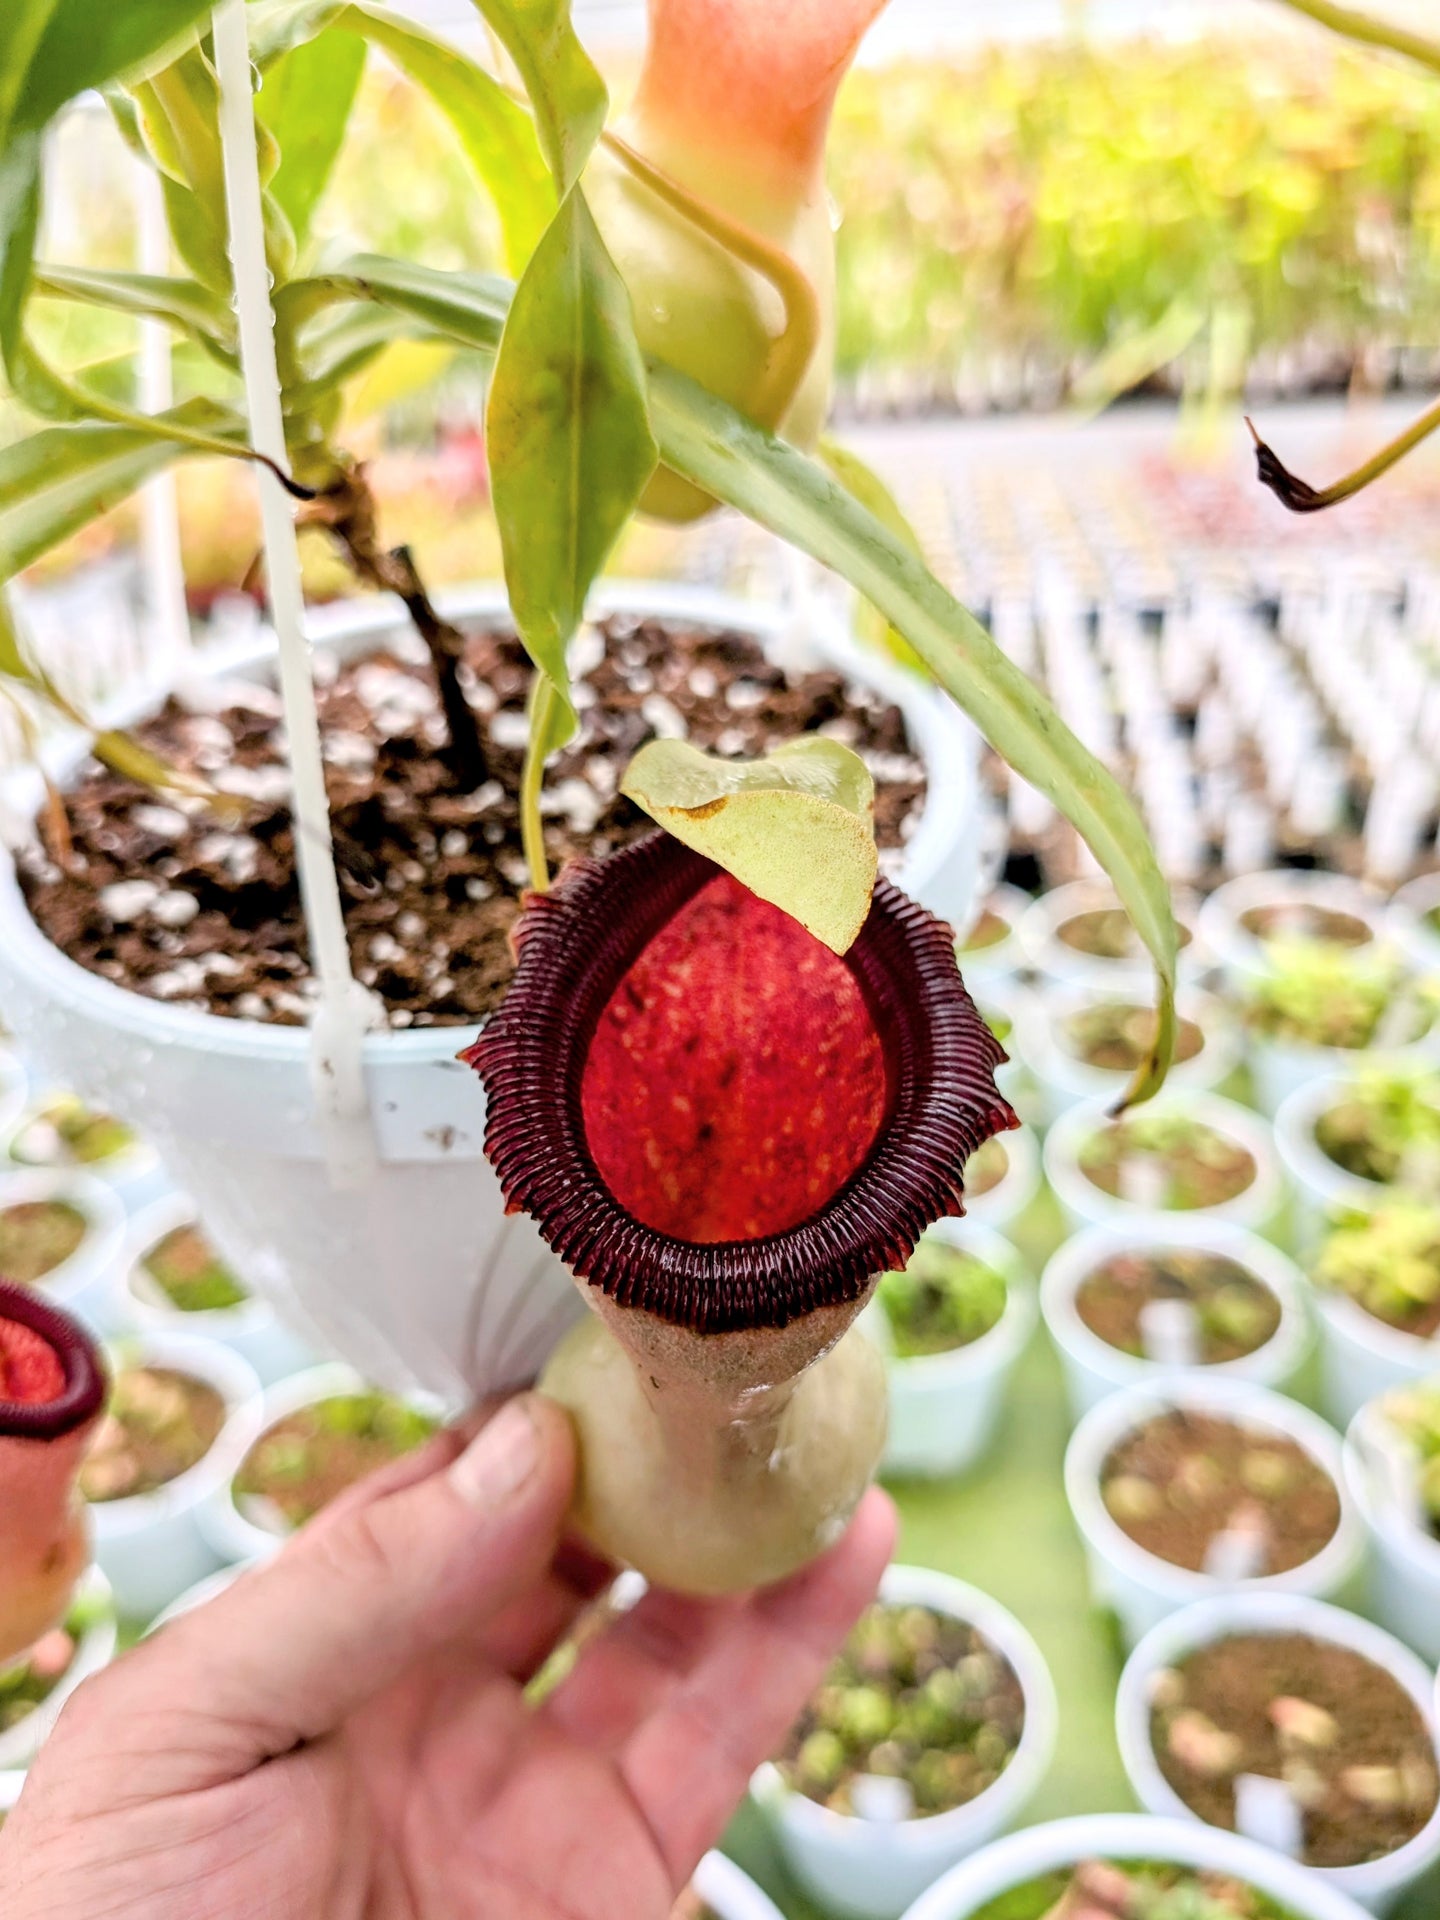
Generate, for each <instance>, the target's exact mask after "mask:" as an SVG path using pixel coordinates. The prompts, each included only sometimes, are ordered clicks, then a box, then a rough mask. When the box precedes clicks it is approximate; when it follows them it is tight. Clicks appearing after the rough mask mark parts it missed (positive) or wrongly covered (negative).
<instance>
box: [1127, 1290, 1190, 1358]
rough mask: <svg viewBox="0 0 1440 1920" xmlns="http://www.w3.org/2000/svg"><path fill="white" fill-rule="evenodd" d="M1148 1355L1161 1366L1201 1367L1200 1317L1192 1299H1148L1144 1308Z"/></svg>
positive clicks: (1144, 1339) (1142, 1321) (1142, 1320)
mask: <svg viewBox="0 0 1440 1920" xmlns="http://www.w3.org/2000/svg"><path fill="white" fill-rule="evenodd" d="M1140 1344H1141V1346H1142V1347H1143V1348H1144V1349H1145V1358H1146V1359H1147V1360H1153V1361H1154V1362H1155V1364H1156V1365H1157V1366H1161V1367H1198V1366H1199V1364H1200V1316H1199V1314H1198V1313H1197V1312H1196V1311H1195V1304H1194V1302H1193V1301H1191V1300H1147V1301H1146V1302H1145V1304H1144V1306H1143V1307H1141V1309H1140Z"/></svg>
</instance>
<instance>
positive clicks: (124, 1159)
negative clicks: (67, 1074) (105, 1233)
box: [0, 1088, 169, 1208]
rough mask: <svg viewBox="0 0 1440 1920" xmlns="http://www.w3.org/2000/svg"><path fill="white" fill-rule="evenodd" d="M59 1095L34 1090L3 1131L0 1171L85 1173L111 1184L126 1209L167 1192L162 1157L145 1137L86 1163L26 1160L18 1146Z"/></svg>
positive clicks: (52, 1090) (141, 1204) (0, 1149)
mask: <svg viewBox="0 0 1440 1920" xmlns="http://www.w3.org/2000/svg"><path fill="white" fill-rule="evenodd" d="M57 1097H59V1096H57V1094H56V1092H55V1090H54V1089H53V1088H51V1089H50V1090H49V1091H48V1092H42V1093H39V1094H33V1093H32V1095H31V1097H30V1099H29V1100H28V1101H27V1102H26V1103H25V1105H24V1107H23V1108H22V1110H21V1111H20V1112H19V1113H18V1114H16V1116H15V1118H14V1120H13V1122H12V1123H11V1125H10V1126H9V1127H8V1128H6V1129H5V1130H4V1132H3V1133H0V1173H29V1172H31V1171H35V1172H45V1173H49V1172H57V1173H58V1172H74V1173H83V1174H86V1175H88V1177H89V1178H90V1179H92V1180H98V1181H99V1182H100V1183H101V1185H102V1186H106V1187H109V1188H110V1190H111V1192H112V1193H113V1194H114V1195H115V1197H116V1198H117V1199H118V1200H119V1201H120V1202H121V1204H122V1205H123V1206H125V1207H127V1208H134V1207H143V1206H146V1205H148V1204H149V1202H150V1201H152V1200H154V1199H156V1198H157V1197H158V1196H159V1195H160V1194H161V1193H163V1192H164V1191H165V1188H166V1186H167V1185H168V1184H169V1183H168V1181H167V1178H166V1174H165V1169H164V1167H162V1166H161V1164H160V1156H159V1154H158V1153H157V1152H156V1151H155V1149H154V1147H152V1146H151V1145H150V1144H149V1142H148V1141H145V1140H134V1141H132V1142H131V1144H130V1145H129V1146H128V1147H124V1148H122V1149H121V1151H120V1152H119V1153H112V1154H111V1155H110V1156H109V1158H108V1159H105V1160H89V1161H86V1162H85V1163H84V1164H83V1165H82V1164H80V1163H79V1162H76V1163H74V1164H73V1165H72V1164H71V1163H70V1162H69V1161H58V1162H53V1163H52V1162H48V1161H35V1160H26V1159H24V1158H23V1157H22V1156H21V1154H20V1153H19V1152H18V1151H17V1149H18V1148H19V1147H20V1146H21V1145H22V1143H23V1140H24V1136H25V1133H26V1131H27V1129H28V1128H29V1127H30V1126H32V1125H33V1123H34V1122H35V1121H36V1120H38V1119H39V1117H40V1115H41V1114H42V1113H43V1112H44V1111H45V1109H46V1108H47V1107H48V1106H49V1105H50V1103H51V1101H52V1100H54V1099H56V1098H57Z"/></svg>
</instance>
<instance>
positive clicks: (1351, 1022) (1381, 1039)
mask: <svg viewBox="0 0 1440 1920" xmlns="http://www.w3.org/2000/svg"><path fill="white" fill-rule="evenodd" d="M1270 961H1271V966H1270V970H1269V971H1268V972H1266V973H1264V974H1262V975H1260V976H1259V977H1258V978H1257V979H1256V980H1255V982H1254V983H1253V986H1252V988H1251V991H1250V997H1249V999H1248V1001H1247V1003H1246V1006H1245V1009H1244V1017H1245V1022H1246V1025H1247V1026H1248V1027H1249V1028H1250V1030H1251V1032H1252V1033H1254V1034H1256V1035H1257V1036H1258V1037H1259V1038H1261V1039H1264V1040H1272V1041H1278V1042H1280V1043H1282V1044H1285V1045H1289V1046H1298V1047H1335V1048H1340V1049H1343V1050H1345V1051H1347V1052H1355V1051H1357V1050H1359V1049H1360V1048H1363V1047H1373V1048H1377V1049H1384V1048H1387V1047H1388V1048H1398V1047H1405V1046H1410V1045H1412V1044H1413V1043H1414V1042H1415V1041H1416V1040H1419V1039H1420V1038H1422V1037H1423V1035H1425V1034H1426V1033H1428V1032H1429V1031H1430V1029H1431V1027H1432V1026H1433V1025H1434V1022H1435V1014H1436V1005H1437V1002H1436V996H1435V990H1434V988H1433V987H1432V986H1431V985H1430V984H1429V983H1428V982H1424V981H1413V980H1408V979H1406V978H1405V976H1404V974H1403V971H1402V969H1401V968H1400V966H1399V965H1398V964H1397V963H1395V962H1394V961H1391V960H1389V959H1387V958H1385V957H1384V956H1368V955H1358V954H1355V953H1351V952H1348V951H1346V950H1345V949H1343V948H1337V947H1332V946H1324V945H1321V944H1318V943H1313V942H1309V943H1307V942H1303V941H1300V942H1285V943H1280V942H1277V943H1276V945H1275V946H1274V947H1273V948H1272V949H1271V953H1270Z"/></svg>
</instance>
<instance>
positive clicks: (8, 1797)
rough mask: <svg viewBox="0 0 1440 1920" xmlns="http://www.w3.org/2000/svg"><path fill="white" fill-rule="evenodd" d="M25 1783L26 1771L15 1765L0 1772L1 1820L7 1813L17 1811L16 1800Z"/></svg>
mask: <svg viewBox="0 0 1440 1920" xmlns="http://www.w3.org/2000/svg"><path fill="white" fill-rule="evenodd" d="M24 1784H25V1772H24V1769H23V1768H21V1767H15V1768H12V1769H9V1770H7V1771H6V1772H4V1773H0V1821H3V1820H4V1818H5V1816H6V1814H7V1813H13V1812H14V1811H15V1802H16V1801H17V1800H18V1799H19V1798H20V1789H21V1788H22V1787H23V1786H24Z"/></svg>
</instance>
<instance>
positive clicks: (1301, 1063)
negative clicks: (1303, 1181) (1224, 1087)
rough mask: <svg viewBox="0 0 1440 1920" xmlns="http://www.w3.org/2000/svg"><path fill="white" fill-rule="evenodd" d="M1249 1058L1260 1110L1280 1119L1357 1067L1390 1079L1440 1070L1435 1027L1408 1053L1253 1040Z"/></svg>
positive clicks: (1402, 1049)
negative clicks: (1286, 1109) (1312, 1090)
mask: <svg viewBox="0 0 1440 1920" xmlns="http://www.w3.org/2000/svg"><path fill="white" fill-rule="evenodd" d="M1245 1056H1246V1059H1247V1060H1248V1062H1249V1066H1250V1084H1251V1088H1252V1090H1253V1092H1254V1096H1255V1104H1256V1106H1257V1107H1259V1109H1260V1111H1261V1112H1262V1113H1268V1114H1270V1115H1272V1116H1275V1115H1278V1113H1279V1111H1280V1109H1281V1107H1283V1106H1284V1105H1285V1103H1286V1101H1287V1100H1290V1099H1293V1098H1294V1096H1295V1095H1296V1094H1299V1093H1303V1092H1304V1091H1305V1090H1306V1089H1307V1088H1308V1087H1312V1086H1314V1085H1315V1083H1316V1082H1317V1081H1320V1080H1331V1079H1336V1078H1339V1077H1341V1076H1343V1075H1345V1074H1351V1073H1354V1071H1355V1070H1356V1068H1357V1067H1362V1066H1363V1067H1365V1068H1367V1069H1375V1070H1379V1071H1382V1072H1387V1073H1422V1072H1424V1071H1425V1070H1426V1069H1427V1068H1428V1069H1430V1070H1431V1071H1433V1070H1434V1068H1435V1067H1436V1065H1437V1059H1436V1037H1435V1028H1434V1026H1433V1024H1432V1025H1431V1026H1430V1027H1428V1028H1427V1029H1426V1030H1425V1032H1424V1033H1423V1034H1421V1036H1420V1037H1419V1039H1418V1040H1412V1041H1411V1042H1410V1043H1409V1044H1408V1045H1406V1046H1402V1047H1383V1048H1381V1047H1306V1046H1300V1045H1297V1044H1296V1043H1295V1042H1294V1041H1292V1040H1269V1039H1266V1038H1265V1036H1264V1035H1263V1034H1258V1033H1251V1034H1247V1036H1246V1040H1245Z"/></svg>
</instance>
